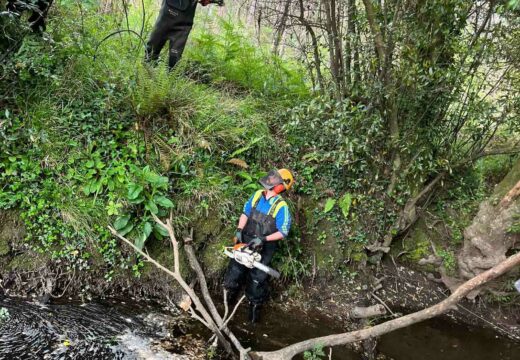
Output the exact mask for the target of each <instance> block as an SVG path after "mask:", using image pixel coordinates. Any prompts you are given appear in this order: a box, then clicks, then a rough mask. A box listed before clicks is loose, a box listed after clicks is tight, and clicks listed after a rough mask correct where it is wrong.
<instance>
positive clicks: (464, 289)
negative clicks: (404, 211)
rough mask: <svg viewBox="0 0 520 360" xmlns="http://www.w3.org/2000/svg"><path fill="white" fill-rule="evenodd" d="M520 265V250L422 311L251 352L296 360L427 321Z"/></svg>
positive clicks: (269, 359)
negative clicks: (305, 354)
mask: <svg viewBox="0 0 520 360" xmlns="http://www.w3.org/2000/svg"><path fill="white" fill-rule="evenodd" d="M519 265H520V253H517V254H515V255H513V256H510V257H509V258H507V259H506V260H504V261H502V262H501V263H500V264H498V265H496V266H494V267H493V268H491V269H489V270H487V271H485V272H483V273H481V274H479V275H477V276H475V277H474V278H472V279H470V280H468V281H466V282H465V283H464V284H462V285H461V286H459V287H458V288H457V289H456V290H455V291H454V292H453V293H452V294H451V295H450V296H449V297H447V298H446V299H445V300H443V301H441V302H440V303H438V304H436V305H433V306H431V307H428V308H426V309H423V310H421V311H417V312H414V313H412V314H409V315H405V316H402V317H400V318H397V319H393V320H390V321H387V322H384V323H382V324H379V325H376V326H373V327H371V328H367V329H362V330H357V331H351V332H347V333H343V334H335V335H329V336H323V337H318V338H314V339H309V340H305V341H302V342H299V343H296V344H293V345H290V346H287V347H285V348H282V349H280V350H277V351H269V352H253V353H251V354H250V355H251V356H252V357H253V359H259V360H288V359H292V358H293V357H294V356H295V355H297V354H300V353H302V352H304V351H308V350H311V349H313V348H314V347H315V346H326V347H328V346H338V345H345V344H350V343H353V342H357V341H362V340H366V339H370V338H374V337H377V336H381V335H383V334H386V333H389V332H391V331H394V330H397V329H401V328H404V327H407V326H410V325H412V324H415V323H418V322H421V321H424V320H428V319H431V318H433V317H436V316H439V315H441V314H443V313H445V312H447V311H448V310H451V309H453V308H454V307H455V306H456V304H457V303H458V302H459V301H461V300H462V299H463V298H464V297H465V296H466V295H467V294H469V293H470V292H471V291H473V290H475V289H477V288H479V287H480V286H482V285H483V284H485V283H487V282H489V281H491V280H494V279H496V278H497V277H499V276H501V275H503V274H505V273H506V272H508V271H510V270H511V269H513V268H514V267H516V266H519Z"/></svg>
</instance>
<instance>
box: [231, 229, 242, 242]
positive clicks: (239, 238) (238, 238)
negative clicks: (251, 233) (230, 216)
mask: <svg viewBox="0 0 520 360" xmlns="http://www.w3.org/2000/svg"><path fill="white" fill-rule="evenodd" d="M233 241H234V243H235V244H242V243H243V242H244V241H243V240H242V229H237V232H236V233H235V237H234V238H233Z"/></svg>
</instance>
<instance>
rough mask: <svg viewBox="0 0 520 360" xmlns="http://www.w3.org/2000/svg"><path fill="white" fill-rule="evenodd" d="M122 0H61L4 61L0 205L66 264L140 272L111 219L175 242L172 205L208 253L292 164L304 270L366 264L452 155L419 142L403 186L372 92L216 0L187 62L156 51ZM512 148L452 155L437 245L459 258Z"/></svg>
mask: <svg viewBox="0 0 520 360" xmlns="http://www.w3.org/2000/svg"><path fill="white" fill-rule="evenodd" d="M89 4H90V5H89ZM105 10H106V9H105ZM119 10H120V9H113V11H101V9H99V8H98V7H97V6H95V5H93V4H91V3H85V4H83V5H82V7H80V8H78V7H77V5H76V4H75V3H72V2H67V1H63V2H60V4H59V6H56V7H54V8H53V13H52V16H51V22H50V24H49V27H48V32H47V33H46V34H45V35H43V37H42V36H34V35H27V36H22V35H20V34H23V35H25V34H24V33H17V34H18V35H19V36H20V38H19V42H18V46H17V48H16V51H14V52H13V53H12V54H11V55H10V56H9V58H8V59H7V60H6V61H5V62H4V63H2V64H1V65H0V66H1V71H2V74H1V78H2V81H1V84H0V108H1V109H2V111H1V113H0V209H9V208H13V209H17V210H18V211H19V212H20V214H21V216H22V218H23V220H24V223H25V226H26V229H27V238H26V240H27V243H28V244H29V245H30V246H31V247H32V248H33V249H35V250H37V251H39V252H41V253H46V254H49V255H50V256H52V257H53V258H54V259H56V260H60V261H62V262H64V263H66V264H67V265H68V266H73V267H79V268H81V269H91V268H96V269H99V268H101V269H102V270H103V272H104V274H105V276H106V278H107V279H111V278H112V277H113V276H115V275H117V273H118V269H120V268H123V269H127V268H132V269H133V271H134V273H135V274H136V275H139V274H140V273H141V272H142V269H143V266H144V264H143V263H141V262H139V261H137V262H135V261H134V259H133V256H132V255H131V254H130V253H129V252H124V251H122V250H121V247H120V245H119V244H118V243H117V241H116V240H115V239H114V238H113V237H112V236H111V235H110V233H109V232H108V230H107V225H109V224H112V225H113V226H114V227H115V228H116V229H117V230H119V231H120V232H121V233H122V234H125V235H127V236H128V237H129V238H131V239H133V240H134V241H135V242H136V244H137V245H138V246H140V247H142V246H144V245H145V244H146V245H147V246H148V247H149V248H154V249H157V248H159V249H168V247H167V244H168V242H167V241H166V240H163V239H162V238H163V236H164V235H165V234H164V233H163V232H162V231H161V229H160V228H159V227H157V226H155V225H154V222H153V220H152V216H151V215H152V214H157V215H160V216H165V215H167V214H168V213H169V212H170V211H173V213H174V221H175V227H176V228H177V229H178V230H179V233H182V232H185V231H188V230H189V229H190V228H192V227H194V228H195V237H196V241H197V245H198V246H199V247H200V248H201V249H202V248H204V247H210V248H211V249H216V250H215V251H214V252H213V253H211V254H210V255H209V256H208V257H204V259H205V260H208V259H209V261H210V260H211V258H212V257H217V255H216V252H217V250H218V247H219V246H221V245H222V244H223V243H226V242H227V241H228V239H229V238H230V237H231V234H232V231H233V229H234V226H235V223H236V220H237V218H238V216H239V214H240V211H241V207H242V205H243V202H244V201H245V199H246V198H247V197H248V196H249V195H250V193H251V192H252V191H254V190H255V189H256V188H257V186H258V185H257V183H256V179H257V178H258V177H259V176H261V175H262V174H263V173H264V172H265V171H267V170H269V169H270V168H272V167H276V166H282V165H283V166H286V167H289V168H292V169H294V170H295V172H296V175H297V185H296V189H295V192H294V194H293V195H290V196H289V198H290V200H291V201H290V202H291V208H292V213H293V214H294V216H295V226H294V227H293V231H292V233H291V237H290V240H289V241H288V242H284V243H283V244H284V247H283V249H282V251H281V252H279V254H278V256H279V261H278V262H277V263H276V264H275V265H276V267H277V268H279V269H280V270H281V271H282V273H283V274H284V275H285V276H288V277H296V278H299V277H301V276H305V275H308V274H310V273H311V272H312V270H313V267H315V266H317V267H318V270H319V269H323V270H328V272H324V273H328V274H334V275H336V274H341V275H344V276H355V275H356V273H357V271H358V269H359V268H363V266H358V265H359V264H362V265H364V264H366V262H368V261H370V260H371V259H370V258H369V257H368V255H367V251H366V249H365V248H366V246H368V245H370V244H372V243H374V242H376V241H378V240H380V239H381V237H382V236H383V235H385V232H386V231H388V229H391V227H392V224H394V223H395V221H396V219H397V216H398V212H399V209H400V207H402V206H403V205H404V203H405V201H406V199H407V198H408V197H410V196H412V195H413V194H414V192H417V186H418V184H422V183H423V182H424V180H425V179H422V178H420V177H421V176H422V175H421V174H423V173H424V169H423V168H422V167H423V166H424V167H429V166H430V167H433V168H440V167H443V166H444V165H442V164H440V165H439V164H438V163H436V162H435V161H434V160H432V159H433V157H432V156H431V155H428V154H426V155H424V156H422V157H421V158H419V161H417V162H416V163H414V165H413V167H412V166H411V167H410V169H407V172H406V174H404V175H403V178H404V179H406V178H407V177H409V178H413V181H409V182H406V181H404V180H403V182H402V184H400V185H399V186H400V188H399V192H398V195H395V196H392V197H389V196H387V195H385V189H386V188H387V186H388V183H389V173H388V169H389V167H388V158H389V157H388V153H387V152H388V136H387V132H386V126H387V125H386V124H385V121H384V117H383V116H382V114H380V113H379V112H378V111H374V109H373V107H370V106H368V105H367V104H363V103H361V102H354V101H353V100H351V99H345V100H333V99H330V98H329V97H327V96H325V95H320V96H317V95H315V94H311V91H310V90H309V87H308V84H307V83H306V80H305V76H304V73H303V70H302V69H301V68H300V67H299V66H298V65H297V64H295V63H293V62H291V61H290V60H287V59H281V58H278V57H274V56H272V55H270V54H269V51H268V50H266V49H262V48H259V47H258V46H256V45H255V44H253V42H252V41H251V40H250V36H249V33H248V29H247V28H244V27H242V26H241V25H240V24H237V23H236V22H234V21H230V20H223V19H216V18H209V17H207V16H206V15H205V13H204V12H201V13H199V17H198V20H199V21H198V23H197V24H198V25H197V27H196V30H195V31H194V32H193V33H192V35H191V37H190V43H189V46H188V48H187V49H186V52H185V55H184V59H183V61H182V63H181V64H180V66H179V67H178V68H176V70H175V71H174V72H172V73H168V71H167V70H166V69H165V66H164V64H160V65H159V66H157V67H151V66H149V65H147V64H144V63H143V61H142V57H143V46H142V45H143V44H142V43H141V40H140V39H139V37H138V36H136V35H135V34H134V33H129V32H121V33H118V34H113V33H112V32H113V31H115V30H117V29H126V28H127V21H128V27H129V28H130V29H133V30H134V31H136V32H137V33H139V32H140V31H141V26H143V24H144V28H143V29H144V33H143V38H146V33H147V31H149V30H150V28H151V23H150V21H149V19H148V18H147V19H148V20H147V21H144V22H142V18H141V16H142V12H141V11H140V9H136V8H132V9H130V11H129V13H128V18H127V17H125V15H124V12H122V11H119ZM147 10H148V11H147V13H150V12H151V11H152V10H153V11H155V10H154V8H153V7H152V6H148V7H147ZM15 25H16V26H18V27H20V26H21V25H20V24H19V23H17V24H14V25H13V24H9V26H12V27H14V26H15ZM110 34H112V35H111V36H110V37H108V38H107V36H108V35H110ZM103 39H105V40H104V41H102V40H103ZM15 42H16V41H15ZM429 150H432V149H429ZM429 150H428V151H429ZM416 151H417V152H419V151H418V150H417V148H414V147H413V146H410V148H409V149H408V148H407V149H406V152H407V153H408V154H410V155H411V154H413V153H414V152H416ZM421 151H422V150H421ZM433 151H434V149H433V150H432V152H433ZM512 159H513V158H512V157H510V156H502V157H497V158H485V159H483V160H480V161H479V162H478V163H477V166H473V164H469V165H468V166H462V167H459V168H457V169H454V170H453V173H452V174H451V176H448V177H446V180H445V182H444V183H443V184H442V186H443V191H442V192H438V193H436V195H435V196H434V197H433V198H432V199H430V201H429V203H428V205H430V211H431V212H432V214H433V215H432V216H433V218H434V220H435V221H436V220H437V219H439V220H441V221H442V222H443V223H445V224H446V228H447V229H448V230H447V231H446V234H445V236H443V237H442V239H439V241H436V244H437V246H438V247H439V248H438V252H439V253H440V254H441V256H442V258H443V260H444V264H445V267H446V268H448V269H449V270H452V271H454V270H455V269H454V267H456V261H455V252H456V251H457V249H458V248H460V246H461V242H462V231H463V229H464V227H465V226H466V225H467V224H468V222H469V221H470V219H471V217H472V215H474V213H475V212H476V209H477V206H478V203H479V201H480V200H482V199H483V198H484V197H486V196H487V195H488V194H489V193H490V192H491V191H492V185H493V184H496V183H497V182H499V181H500V179H501V178H502V177H503V176H504V174H505V172H507V169H508V168H509V167H510V166H511V161H512ZM419 180H421V181H419ZM392 235H394V234H392ZM434 240H435V239H434ZM403 244H405V246H404V248H403V249H399V250H398V251H397V253H400V252H401V250H404V251H405V252H406V253H405V258H407V259H408V260H410V261H413V262H416V261H417V260H419V259H420V258H422V257H425V256H427V255H428V254H431V252H432V249H431V246H430V242H429V241H424V239H419V240H417V239H415V238H413V237H412V239H411V240H409V241H407V242H406V243H405V242H403ZM313 254H314V256H315V258H313V256H312V255H313ZM281 258H283V259H284V260H283V261H280V260H281ZM206 265H208V266H209V264H208V261H206ZM332 270H333V271H332Z"/></svg>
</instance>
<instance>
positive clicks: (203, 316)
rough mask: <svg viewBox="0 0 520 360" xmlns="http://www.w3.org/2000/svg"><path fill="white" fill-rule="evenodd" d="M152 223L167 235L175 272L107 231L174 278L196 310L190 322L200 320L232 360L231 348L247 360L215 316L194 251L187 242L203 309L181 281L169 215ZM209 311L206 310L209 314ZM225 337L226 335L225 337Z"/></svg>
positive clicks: (129, 242)
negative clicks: (204, 303)
mask: <svg viewBox="0 0 520 360" xmlns="http://www.w3.org/2000/svg"><path fill="white" fill-rule="evenodd" d="M154 219H155V221H156V222H157V223H158V224H159V225H161V226H162V227H163V228H164V229H165V230H166V231H167V232H168V235H169V237H170V240H171V243H172V247H173V258H174V264H173V268H174V270H173V271H171V270H169V269H168V268H166V267H165V266H163V265H162V264H160V263H158V262H157V261H156V260H154V259H153V258H152V257H150V256H149V255H148V254H146V253H145V252H143V251H142V250H141V249H139V248H137V247H136V246H135V245H134V244H133V243H132V242H131V241H130V240H128V239H126V238H125V237H124V236H121V235H120V234H119V233H118V232H117V231H116V230H115V229H114V228H112V227H111V226H109V227H108V228H109V230H110V231H111V232H112V234H113V235H114V236H116V237H117V238H119V239H120V240H122V241H123V242H125V243H126V244H128V245H129V246H130V247H131V248H132V249H134V250H135V251H136V252H137V253H138V254H140V255H141V256H143V257H144V258H145V259H146V260H147V261H148V262H150V263H151V264H152V265H154V266H155V267H156V268H158V269H159V270H161V271H163V272H165V273H166V274H168V275H169V276H171V277H173V278H174V279H175V280H176V281H177V283H178V284H179V285H180V286H181V287H182V289H183V290H184V291H185V292H186V294H187V295H188V296H189V298H190V299H191V303H192V304H193V305H194V306H195V308H193V306H190V308H189V311H190V313H191V315H192V317H193V318H195V319H197V320H199V321H200V322H201V323H202V324H204V326H206V327H207V328H209V329H210V330H211V331H212V332H213V333H214V334H215V336H216V337H217V339H218V340H219V342H220V343H221V344H222V346H223V347H224V349H225V350H226V352H227V353H228V354H230V355H231V356H235V353H234V351H233V346H232V345H231V344H233V345H234V347H235V349H236V350H237V351H238V353H239V354H240V359H241V360H242V359H243V360H247V359H249V357H248V355H247V352H248V351H249V349H244V348H243V347H242V345H241V344H240V342H239V341H238V339H237V338H236V336H235V335H234V334H233V333H232V332H231V331H230V330H229V328H228V327H227V322H225V321H224V320H223V319H222V317H221V316H220V314H219V313H218V311H217V309H216V307H215V305H214V302H213V300H212V298H211V295H210V294H209V291H208V287H207V283H206V278H205V276H204V273H203V271H202V268H201V266H200V264H199V262H198V260H197V257H196V256H195V252H194V250H193V247H192V246H191V244H190V243H189V242H187V244H186V245H185V250H186V254H187V255H188V256H187V257H188V261H189V263H190V266H191V267H192V268H193V269H194V271H195V272H196V274H197V278H198V281H199V284H200V288H201V291H202V294H203V297H204V300H205V302H206V304H207V308H206V306H204V305H203V304H202V301H201V300H200V298H199V296H198V295H197V294H196V293H195V291H194V290H193V288H192V287H190V286H189V285H188V284H187V283H186V281H185V280H184V278H183V277H182V275H181V272H180V261H179V258H180V255H179V242H178V241H177V239H176V237H175V233H174V231H173V226H172V218H171V214H170V219H168V220H166V222H163V221H161V220H160V219H159V218H157V217H156V216H154ZM208 309H209V310H208ZM224 334H225V335H224Z"/></svg>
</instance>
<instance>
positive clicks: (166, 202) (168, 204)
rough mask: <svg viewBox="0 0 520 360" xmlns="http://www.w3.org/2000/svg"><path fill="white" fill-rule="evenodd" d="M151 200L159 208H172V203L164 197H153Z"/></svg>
mask: <svg viewBox="0 0 520 360" xmlns="http://www.w3.org/2000/svg"><path fill="white" fill-rule="evenodd" d="M153 199H154V201H155V203H156V204H157V205H159V206H162V207H164V208H172V207H173V202H172V201H171V200H170V199H168V198H167V197H166V196H162V195H156V196H154V198H153Z"/></svg>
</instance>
